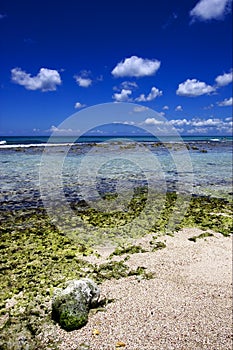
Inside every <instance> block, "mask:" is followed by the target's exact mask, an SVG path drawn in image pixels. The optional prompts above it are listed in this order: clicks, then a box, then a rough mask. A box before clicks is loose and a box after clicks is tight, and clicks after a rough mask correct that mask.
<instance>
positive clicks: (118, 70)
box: [112, 56, 160, 78]
mask: <svg viewBox="0 0 233 350" xmlns="http://www.w3.org/2000/svg"><path fill="white" fill-rule="evenodd" d="M159 67H160V61H158V60H156V59H151V60H150V59H147V58H141V57H137V56H131V57H129V58H125V60H124V61H121V62H120V63H118V64H117V65H116V67H115V68H114V69H113V70H112V75H113V76H114V77H116V78H119V77H127V76H128V77H138V78H139V77H145V76H150V75H154V74H155V73H156V71H157V70H158V69H159Z"/></svg>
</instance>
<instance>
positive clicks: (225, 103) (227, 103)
mask: <svg viewBox="0 0 233 350" xmlns="http://www.w3.org/2000/svg"><path fill="white" fill-rule="evenodd" d="M218 105H219V106H220V107H226V106H232V105H233V99H232V97H230V98H225V100H223V101H221V102H218Z"/></svg>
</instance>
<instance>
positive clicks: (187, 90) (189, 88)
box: [176, 79, 215, 97]
mask: <svg viewBox="0 0 233 350" xmlns="http://www.w3.org/2000/svg"><path fill="white" fill-rule="evenodd" d="M213 91H215V88H214V87H213V86H210V85H207V84H206V83H204V82H202V81H199V80H197V79H187V80H186V81H185V82H184V83H181V84H179V86H178V89H177V90H176V94H177V95H179V96H188V97H196V96H201V95H205V94H210V93H211V92H213Z"/></svg>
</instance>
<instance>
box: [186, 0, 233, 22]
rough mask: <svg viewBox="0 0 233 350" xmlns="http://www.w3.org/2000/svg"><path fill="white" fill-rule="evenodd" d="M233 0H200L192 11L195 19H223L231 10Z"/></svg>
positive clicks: (191, 14) (191, 13)
mask: <svg viewBox="0 0 233 350" xmlns="http://www.w3.org/2000/svg"><path fill="white" fill-rule="evenodd" d="M231 3H232V0H200V1H199V2H198V3H197V5H196V6H195V7H194V8H193V9H192V10H191V11H190V16H191V17H192V19H193V20H200V21H207V20H211V19H223V18H224V15H225V14H227V13H228V12H230V10H231Z"/></svg>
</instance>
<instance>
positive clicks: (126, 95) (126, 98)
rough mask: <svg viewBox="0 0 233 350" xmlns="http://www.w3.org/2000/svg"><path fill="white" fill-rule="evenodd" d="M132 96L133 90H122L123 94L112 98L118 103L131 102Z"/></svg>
mask: <svg viewBox="0 0 233 350" xmlns="http://www.w3.org/2000/svg"><path fill="white" fill-rule="evenodd" d="M131 94H132V91H131V90H126V89H122V90H121V92H119V93H117V92H116V93H115V94H113V96H112V98H113V99H114V100H115V101H117V102H126V101H130V98H129V96H130V95H131Z"/></svg>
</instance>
